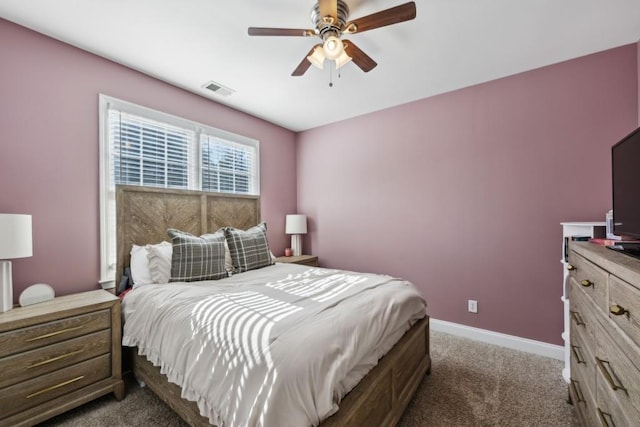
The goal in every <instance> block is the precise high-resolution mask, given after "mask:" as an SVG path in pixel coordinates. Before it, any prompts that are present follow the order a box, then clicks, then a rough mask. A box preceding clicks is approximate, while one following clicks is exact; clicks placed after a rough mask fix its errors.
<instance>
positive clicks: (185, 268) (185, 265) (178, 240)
mask: <svg viewBox="0 0 640 427" xmlns="http://www.w3.org/2000/svg"><path fill="white" fill-rule="evenodd" d="M167 234H169V237H171V243H172V245H173V255H172V256H171V278H170V279H169V281H170V282H194V281H197V280H217V279H222V278H223V277H227V276H228V275H229V274H228V273H227V270H226V269H225V268H224V253H225V249H224V241H225V239H224V232H223V231H222V230H218V231H216V232H215V233H213V234H203V235H202V236H200V237H196V236H194V235H192V234H189V233H187V232H185V231H180V230H174V229H169V230H167Z"/></svg>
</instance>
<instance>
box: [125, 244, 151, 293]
mask: <svg viewBox="0 0 640 427" xmlns="http://www.w3.org/2000/svg"><path fill="white" fill-rule="evenodd" d="M130 267H131V278H132V279H133V283H134V284H135V285H147V284H149V283H153V279H151V271H150V270H149V260H148V259H147V248H146V247H145V246H138V245H133V247H132V248H131V265H130Z"/></svg>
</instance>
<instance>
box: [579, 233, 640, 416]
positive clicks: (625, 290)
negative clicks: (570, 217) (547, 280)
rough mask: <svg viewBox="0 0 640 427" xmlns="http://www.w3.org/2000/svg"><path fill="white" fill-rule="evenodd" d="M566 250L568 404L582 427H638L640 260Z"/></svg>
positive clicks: (582, 245) (589, 247) (596, 248)
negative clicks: (578, 417)
mask: <svg viewBox="0 0 640 427" xmlns="http://www.w3.org/2000/svg"><path fill="white" fill-rule="evenodd" d="M569 246H570V252H569V264H568V265H567V268H568V269H569V272H570V281H569V282H570V283H569V301H570V305H571V307H570V317H571V322H570V325H571V326H570V338H571V383H570V385H569V393H570V396H571V400H572V402H573V404H574V405H575V406H576V408H577V409H578V413H579V415H580V419H581V421H582V423H583V425H585V426H618V427H620V426H629V427H635V426H639V425H640V259H636V258H632V257H630V256H627V255H623V254H620V253H617V252H616V251H613V250H610V249H607V248H606V247H604V246H600V245H596V244H593V243H587V242H571V243H570V245H569Z"/></svg>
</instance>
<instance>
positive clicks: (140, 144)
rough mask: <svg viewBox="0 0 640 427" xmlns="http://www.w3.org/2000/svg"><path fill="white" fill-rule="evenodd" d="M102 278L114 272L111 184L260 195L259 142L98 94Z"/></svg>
mask: <svg viewBox="0 0 640 427" xmlns="http://www.w3.org/2000/svg"><path fill="white" fill-rule="evenodd" d="M100 153H101V155H100V168H101V173H100V179H101V183H100V204H101V208H100V209H101V217H100V218H101V219H100V228H101V247H102V250H101V283H105V282H111V281H113V280H114V279H116V280H119V277H115V276H116V274H118V275H119V274H120V273H121V272H116V271H115V259H116V253H115V248H116V242H115V235H116V229H115V228H116V224H115V212H116V206H115V186H116V184H126V185H140V186H150V187H162V188H177V189H190V190H203V191H210V192H221V193H237V194H252V195H257V194H259V191H260V190H259V189H260V182H259V176H260V173H259V170H260V167H259V166H260V165H259V159H260V155H259V144H258V141H256V140H253V139H250V138H247V137H244V136H241V135H236V134H233V133H230V132H225V131H222V130H220V129H216V128H212V127H210V126H206V125H203V124H200V123H196V122H192V121H190V120H187V119H183V118H180V117H176V116H173V115H170V114H165V113H162V112H159V111H155V110H151V109H148V108H145V107H141V106H138V105H135V104H131V103H128V102H125V101H121V100H118V99H115V98H111V97H108V96H105V95H100Z"/></svg>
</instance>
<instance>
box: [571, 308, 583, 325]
mask: <svg viewBox="0 0 640 427" xmlns="http://www.w3.org/2000/svg"><path fill="white" fill-rule="evenodd" d="M571 317H572V318H573V321H574V322H575V324H576V326H586V323H584V321H583V320H582V316H580V313H578V312H577V311H572V312H571Z"/></svg>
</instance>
